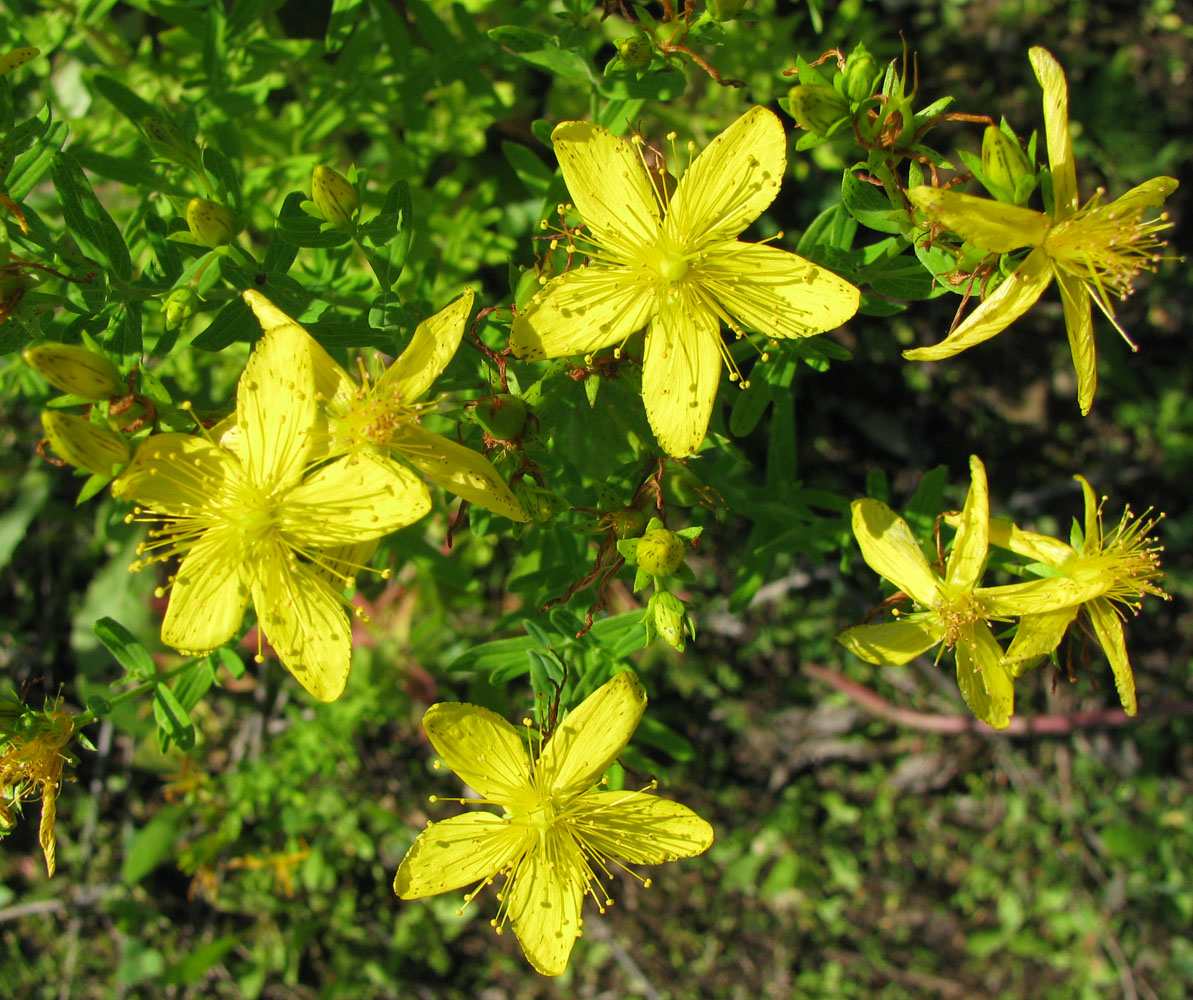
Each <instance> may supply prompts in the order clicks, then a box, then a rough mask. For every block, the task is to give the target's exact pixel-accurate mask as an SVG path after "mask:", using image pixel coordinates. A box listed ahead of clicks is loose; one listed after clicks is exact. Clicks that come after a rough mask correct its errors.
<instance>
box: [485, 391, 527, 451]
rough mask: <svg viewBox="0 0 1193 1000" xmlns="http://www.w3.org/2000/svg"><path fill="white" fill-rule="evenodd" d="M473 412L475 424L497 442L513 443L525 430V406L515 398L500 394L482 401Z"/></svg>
mask: <svg viewBox="0 0 1193 1000" xmlns="http://www.w3.org/2000/svg"><path fill="white" fill-rule="evenodd" d="M473 412H474V414H475V416H476V420H477V423H479V424H480V425H481V426H482V427H483V428H484V429H485V430H486V431H488V432H489V436H490V437H494V438H496V439H497V440H498V441H515V440H517V439H518V438H519V437H520V436H521V435H522V431H523V430H524V429H525V428H526V414H527V410H526V404H525V403H524V402H523V401H522V400H521V399H519V398H518V397H517V396H511V395H508V394H506V393H502V394H501V395H500V396H492V397H491V398H489V399H482V400H480V401H479V402H478V403H477V404H476V408H475V410H474V411H473Z"/></svg>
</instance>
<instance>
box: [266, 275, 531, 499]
mask: <svg viewBox="0 0 1193 1000" xmlns="http://www.w3.org/2000/svg"><path fill="white" fill-rule="evenodd" d="M244 298H245V301H246V302H247V303H248V304H249V306H251V307H252V310H253V312H254V313H255V314H256V316H257V319H258V321H259V322H260V323H261V327H262V329H264V330H266V331H269V330H280V329H286V330H288V331H289V332H290V335H291V336H294V337H300V338H301V339H302V340H304V341H305V342H306V344H307V347H308V350H309V352H310V355H311V359H312V363H313V366H314V367H313V371H314V378H315V390H316V394H317V396H318V398H319V401H320V403H321V404H322V406H323V409H324V410H325V412H326V421H325V425H326V426H325V430H321V431H320V432H319V433H317V435H316V438H317V440H316V443H315V450H314V454H315V455H316V456H318V457H325V456H332V457H334V456H337V455H357V454H368V455H372V456H373V458H374V459H375V460H376V461H379V462H381V463H382V464H386V465H389V466H391V467H392V468H394V469H395V470H402V469H403V467H402V466H401V465H400V464H398V463H396V462H394V461H393V459H392V458H390V453H391V452H392V453H394V454H396V455H398V456H399V457H400V458H401V459H402V460H403V461H405V462H408V463H409V464H410V465H412V466H414V467H415V468H416V469H418V470H419V471H420V472H422V473H423V474H424V475H425V476H427V478H429V479H430V480H432V481H433V482H435V483H437V484H438V485H440V486H442V487H443V488H444V489H446V490H449V491H450V492H452V493H455V494H456V495H457V496H460V497H463V498H464V499H465V500H468V501H470V502H471V503H475V504H477V505H479V506H481V507H484V508H485V509H486V510H491V511H493V512H494V513H496V514H501V515H504V516H505V517H508V518H509V519H510V520H512V521H525V520H527V517H526V513H525V511H523V510H522V506H521V504H519V503H518V501H517V500H516V499H515V498H514V495H513V493H511V492H510V488H509V487H508V486H507V485H506V483H505V481H504V480H503V479H502V478H501V476H500V474H499V473H498V472H497V470H496V469H494V468H493V463H492V462H490V461H489V460H488V459H487V458H485V457H484V456H483V455H480V454H478V453H477V452H475V451H473V450H472V449H471V448H465V447H464V446H463V445H460V444H457V443H456V442H455V441H451V440H449V439H448V438H445V437H444V436H443V435H441V434H435V433H433V432H432V431H428V430H424V429H423V428H422V427H421V426H419V418H420V417H421V416H422V414H423V413H426V412H427V411H429V410H431V409H432V408H433V407H434V403H432V402H422V401H421V400H422V397H423V396H424V395H426V392H427V390H428V389H429V388H430V387H431V383H432V382H434V381H435V379H436V378H438V377H439V375H440V373H441V372H442V371H443V369H444V368H446V367H447V364H448V362H449V361H451V359H452V355H454V354H455V353H456V348H457V347H459V345H460V338H461V337H462V336H463V334H464V324H465V322H466V320H467V319H468V313H469V311H470V310H471V309H472V292H471V291H467V292H465V293H464V294H463V295H462V296H461V297H460V298H458V299H456V301H455V302H453V303H452V304H451V305H449V306H448V307H447V308H445V309H443V310H441V311H440V312H438V313H436V314H435V315H434V316H432V317H431V318H430V319H428V320H424V321H423V322H422V323H419V325H418V327H417V328H416V329H415V331H414V336H413V338H411V341H410V344H409V345H408V346H407V348H406V350H405V351H403V352H402V356H401V357H400V358H398V359H397V361H395V362H394V363H393V364H392V365H390V366H389V368H387V369H386V370H385V371H384V372H383V373H382V374H381V377H380V378H378V379H376V381H373V380H371V379H370V378H369V376H368V374H367V373H366V372H365V371H364V370H363V367H362V370H361V381H360V382H359V383H358V382H357V381H356V380H355V379H353V378H352V376H350V375H349V374H348V373H347V372H346V371H344V369H343V368H341V367H340V366H339V365H338V364H336V363H335V361H333V360H332V358H331V356H330V355H329V354H328V353H327V352H326V351H325V350H324V349H323V348H322V347H321V346H320V345H319V344H318V342H316V341H315V339H314V338H313V337H311V336H310V334H308V333H307V332H306V331H305V330H304V329H303V328H302V327H301V326H299V325H298V324H297V323H296V322H294V320H292V319H291V318H290V317H289V316H287V315H286V314H285V313H284V312H282V311H281V310H280V309H278V307H277V306H275V305H274V304H273V303H272V302H270V301H269V299H267V298H266V297H265V296H264V295H261V294H260V293H259V292H255V291H253V290H251V289H250V290H249V291H246V292H245V293H244Z"/></svg>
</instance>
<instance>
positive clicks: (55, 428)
mask: <svg viewBox="0 0 1193 1000" xmlns="http://www.w3.org/2000/svg"><path fill="white" fill-rule="evenodd" d="M41 425H42V427H43V428H44V429H45V432H46V437H47V438H49V440H50V446H51V447H52V448H53V449H54V451H55V452H56V453H57V454H58V457H59V458H61V459H62V460H63V461H64V462H66V463H68V464H69V465H73V466H74V467H75V468H76V469H82V470H83V471H84V472H91V473H94V474H95V475H97V476H111V475H114V470H115V469H116V468H117V467H119V466H122V465H125V464H127V462H128V460H129V458H130V456H131V452H130V451H129V447H128V442H126V441H125V439H124V438H123V437H121V436H120V435H119V434H115V433H113V432H112V431H110V430H108V429H107V428H106V427H101V426H100V425H99V424H93V423H92V422H91V421H90V420H87V419H86V418H84V417H76V416H74V415H73V414H70V413H58V412H56V411H54V410H46V411H44V412H43V413H42V415H41Z"/></svg>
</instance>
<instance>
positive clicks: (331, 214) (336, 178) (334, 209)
mask: <svg viewBox="0 0 1193 1000" xmlns="http://www.w3.org/2000/svg"><path fill="white" fill-rule="evenodd" d="M311 200H312V201H313V202H314V203H315V205H316V207H318V209H319V211H320V212H321V213H322V214H323V218H325V219H326V220H327V221H328V222H331V223H334V224H335V225H337V226H339V227H340V228H341V229H347V228H349V227H350V226H351V225H352V216H353V214H354V213H355V212H356V209H357V208H358V207H359V205H360V195H359V194H357V191H356V187H355V186H354V185H353V184H352V183H351V182H350V181H349V180H348V178H347V177H345V176H344V175H343V174H340V173H337V172H336V171H334V170H332V169H331V167H325V166H323V164H319V166H317V167H316V168H315V169H314V171H313V172H312V173H311Z"/></svg>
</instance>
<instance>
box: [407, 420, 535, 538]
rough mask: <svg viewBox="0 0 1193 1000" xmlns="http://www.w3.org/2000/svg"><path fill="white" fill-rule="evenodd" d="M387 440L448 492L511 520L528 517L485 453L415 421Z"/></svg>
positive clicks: (525, 519) (521, 519) (524, 519)
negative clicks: (482, 453)
mask: <svg viewBox="0 0 1193 1000" xmlns="http://www.w3.org/2000/svg"><path fill="white" fill-rule="evenodd" d="M389 444H390V447H391V448H393V449H394V450H395V451H397V452H398V454H399V455H401V456H402V458H403V459H405V460H406V461H407V462H409V463H410V464H411V465H413V466H414V467H415V468H416V469H418V470H419V471H420V472H422V473H423V474H424V475H425V476H427V477H429V478H430V479H431V480H432V481H433V482H434V483H436V484H437V485H439V486H442V487H443V488H444V489H445V490H447V491H448V492H449V493H454V494H455V495H456V496H458V497H463V498H464V499H465V500H467V501H468V502H469V503H474V504H476V505H477V506H479V507H484V508H485V510H491V511H493V513H494V514H500V515H502V516H503V517H508V518H509V519H510V520H511V521H528V520H529V517H528V516H527V514H526V511H524V510H523V509H522V505H521V504H520V503H518V501H517V498H515V496H514V495H513V493H511V492H510V488H509V487H508V486H507V485H506V483H505V480H504V479H502V478H501V474H500V473H499V472H498V471H497V470H496V469H495V468H493V463H492V462H490V461H489V460H488V459H487V458H485V456H484V455H481V454H479V453H478V452H475V451H473V450H472V449H471V448H465V447H464V446H463V445H462V444H457V443H456V442H455V441H452V440H450V439H449V438H446V437H444V436H443V435H442V434H433V433H432V432H431V431H428V430H424V429H423V428H421V427H419V426H418V425H417V424H406V425H405V426H404V427H402V428H401V429H400V430H399V431H398V432H397V433H396V434H395V435H394V436H393V437H392V438H391V439H390V442H389Z"/></svg>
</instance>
